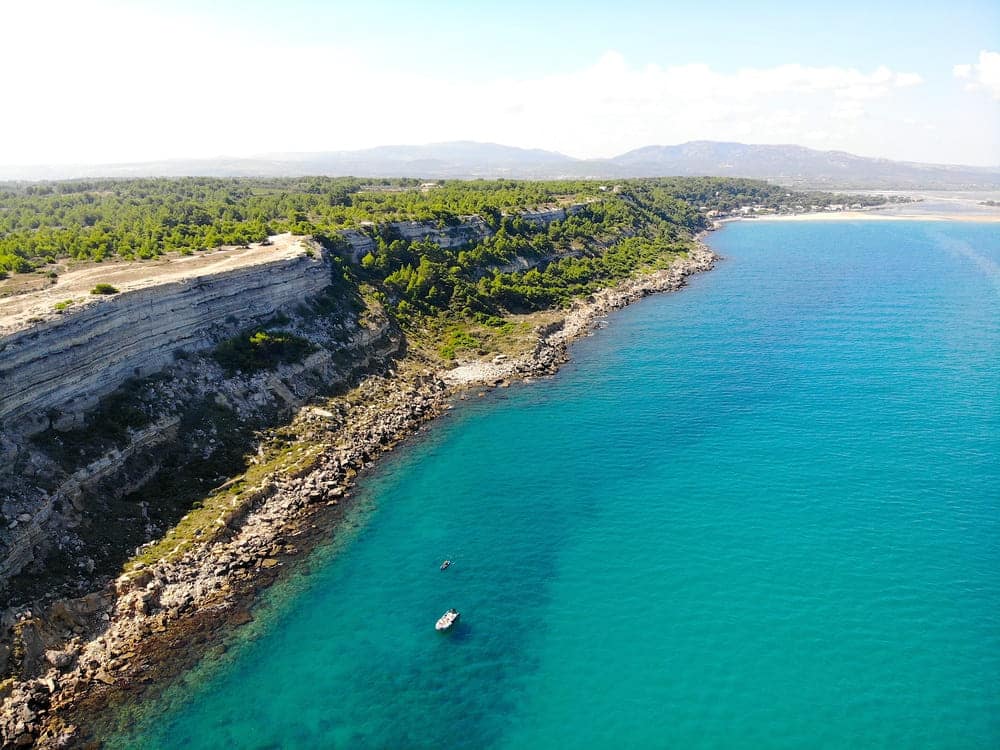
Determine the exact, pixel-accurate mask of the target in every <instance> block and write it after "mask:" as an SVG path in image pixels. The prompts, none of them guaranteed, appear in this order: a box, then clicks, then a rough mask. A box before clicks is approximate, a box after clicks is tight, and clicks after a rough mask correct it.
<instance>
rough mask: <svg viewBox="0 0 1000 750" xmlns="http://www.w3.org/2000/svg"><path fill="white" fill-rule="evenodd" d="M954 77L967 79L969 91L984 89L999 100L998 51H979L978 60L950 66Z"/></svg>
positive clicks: (999, 58) (999, 62) (999, 59)
mask: <svg viewBox="0 0 1000 750" xmlns="http://www.w3.org/2000/svg"><path fill="white" fill-rule="evenodd" d="M952 72H953V73H954V74H955V77H956V78H961V79H962V80H965V81H967V82H968V83H966V84H965V88H966V89H967V90H969V91H986V92H987V93H988V94H989V95H990V96H992V97H993V98H994V99H997V100H1000V52H988V51H986V50H983V51H981V52H980V53H979V62H978V63H971V64H964V65H956V66H955V67H953V68H952Z"/></svg>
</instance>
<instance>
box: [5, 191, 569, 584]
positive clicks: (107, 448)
mask: <svg viewBox="0 0 1000 750" xmlns="http://www.w3.org/2000/svg"><path fill="white" fill-rule="evenodd" d="M569 210H570V212H573V211H575V210H579V207H570V209H569ZM566 215H567V213H566V209H562V208H554V209H545V210H542V211H534V212H529V213H526V214H522V216H523V218H524V219H525V220H527V221H530V222H533V223H536V224H538V225H547V224H548V223H550V222H552V221H556V220H560V219H563V218H565V217H566ZM389 231H390V232H391V233H392V234H394V235H395V236H399V237H402V238H405V239H407V240H411V241H418V240H430V241H432V242H435V243H437V244H438V245H441V246H442V247H446V248H455V247H461V246H463V245H466V244H468V243H475V242H479V241H482V240H483V239H484V238H486V237H489V236H490V235H491V234H492V230H491V229H490V227H489V226H488V225H487V224H486V222H484V221H483V220H482V219H480V218H478V217H467V218H466V220H464V221H463V222H461V223H459V224H451V225H445V226H440V225H438V224H437V223H420V222H400V223H397V224H394V225H393V226H392V227H390V230H389ZM342 237H343V238H344V240H345V241H346V243H347V245H348V249H347V251H346V252H347V254H349V255H350V256H351V257H352V258H353V259H354V260H355V262H357V261H358V260H359V259H360V258H361V257H363V256H364V255H365V253H367V252H369V251H370V250H372V249H373V248H374V247H375V244H374V241H373V240H372V238H371V237H370V236H369V235H367V234H365V233H363V232H359V231H354V230H348V231H345V232H343V233H342ZM293 241H294V242H299V240H298V239H297V238H286V241H285V242H284V244H285V245H290V244H292V243H293ZM305 250H306V247H305V246H303V247H302V248H300V249H299V250H298V251H296V252H294V253H286V255H284V256H282V257H278V258H270V259H267V258H265V259H264V260H263V261H262V260H261V254H260V253H255V252H254V251H253V250H249V251H248V254H249V255H253V256H254V257H253V258H250V257H248V258H246V259H245V260H244V261H242V262H245V263H246V264H245V265H237V264H236V260H234V261H233V262H230V263H229V265H224V266H222V267H221V268H220V267H218V266H216V267H214V270H211V271H205V270H196V273H195V275H191V274H190V273H189V277H184V278H178V276H177V274H178V271H177V266H180V265H181V262H180V261H178V262H175V263H173V264H171V266H170V267H169V269H167V270H169V272H170V273H171V274H173V275H172V276H170V277H169V279H168V280H164V279H160V280H159V281H157V280H156V278H155V276H154V277H147V278H143V279H141V280H140V281H139V282H137V288H133V289H131V290H129V289H128V288H127V287H126V288H125V291H123V292H121V293H120V294H117V295H115V296H113V297H110V298H106V299H99V300H95V299H91V298H88V299H86V300H85V302H84V303H83V304H82V305H76V306H74V307H72V308H70V309H69V310H68V311H67V312H65V313H64V314H62V315H55V314H53V312H52V305H51V299H50V298H44V299H43V303H44V304H42V305H41V306H40V307H39V306H38V305H35V307H34V308H30V309H29V307H26V306H25V305H23V304H22V305H21V309H20V312H19V314H20V316H21V318H22V319H23V318H25V316H26V315H28V314H33V313H34V312H35V311H36V310H38V311H48V314H47V319H43V320H41V321H39V322H36V323H35V324H33V325H31V326H30V327H24V321H23V320H22V322H21V324H20V325H21V327H20V328H18V329H14V330H11V327H8V328H7V329H6V330H4V333H3V335H0V522H2V523H0V589H2V588H3V587H4V584H5V582H6V581H7V580H8V579H10V578H11V577H13V576H17V575H18V574H19V573H20V572H21V571H23V570H25V569H26V568H27V569H29V570H36V571H40V570H42V568H41V567H40V566H41V565H42V561H43V560H44V559H45V557H46V555H48V554H50V553H51V552H53V551H58V552H60V553H62V554H63V556H64V557H69V558H72V559H74V560H75V561H77V562H79V561H81V560H82V561H83V563H84V564H85V565H92V564H93V563H92V562H87V561H88V560H90V558H91V557H94V558H99V557H100V556H99V555H96V554H94V553H93V551H92V550H90V548H89V547H88V545H89V544H91V542H89V541H88V540H87V539H86V538H85V537H86V536H87V534H88V533H89V534H91V536H94V535H95V534H96V532H94V530H93V528H91V530H90V531H87V528H88V524H89V525H90V526H91V527H93V526H94V525H102V524H111V525H113V523H114V522H113V520H112V517H117V519H118V521H121V520H122V519H123V518H129V520H128V521H127V523H132V524H135V525H138V526H139V528H140V530H141V528H142V526H143V525H145V524H147V523H152V522H149V521H148V519H147V518H146V517H145V516H144V515H142V514H145V513H146V510H145V509H140V510H141V514H140V515H139V516H132V517H130V516H129V514H130V513H135V512H139V511H136V509H135V507H134V506H135V505H136V503H135V502H132V501H130V505H129V507H126V508H123V507H120V506H115V505H113V504H114V503H115V502H117V500H118V499H120V498H122V497H123V496H126V495H129V496H131V495H130V494H129V493H136V492H139V491H141V490H142V488H143V487H144V486H145V485H146V484H147V483H149V482H150V481H152V480H156V484H157V486H160V485H161V484H163V476H162V475H164V474H169V473H170V472H171V471H172V470H180V471H182V472H185V471H187V467H188V466H189V465H190V462H199V461H202V462H204V461H214V460H215V458H213V456H215V455H217V454H219V453H220V452H223V453H224V452H225V450H226V447H227V446H231V445H233V444H235V443H237V442H238V441H239V440H243V441H249V442H246V445H245V446H244V447H247V448H248V449H249V450H253V446H252V444H251V443H252V440H253V437H252V436H253V433H254V431H255V430H257V429H260V428H261V427H266V426H269V425H274V424H277V423H279V422H280V421H281V420H283V419H287V418H288V417H287V415H288V414H289V413H291V412H294V410H295V409H297V408H298V407H299V406H301V405H302V404H304V403H306V402H307V401H308V399H309V398H311V397H312V396H314V395H316V394H317V393H320V392H325V391H328V390H329V389H330V388H332V387H335V386H336V385H337V384H339V383H343V382H344V381H345V380H347V379H349V378H350V377H352V373H356V372H358V371H359V370H360V369H362V368H366V367H369V366H374V367H380V366H384V365H385V363H386V362H387V361H388V358H389V357H390V356H391V355H392V353H393V352H394V351H395V350H396V348H397V346H398V345H399V343H400V341H399V339H398V336H397V334H398V332H396V331H395V329H394V328H393V327H392V325H391V324H390V323H389V321H388V320H387V319H386V318H385V316H382V315H380V314H375V315H374V317H372V316H371V314H370V313H371V312H372V311H371V310H369V314H366V316H365V319H364V320H362V319H360V318H359V317H358V314H357V312H356V308H354V307H352V304H351V301H350V300H345V299H339V298H338V297H337V295H336V294H332V293H330V291H329V287H330V283H331V270H332V269H331V263H330V262H329V258H328V257H327V255H326V254H325V253H324V252H318V248H313V252H312V253H306V252H305ZM222 262H223V263H225V262H226V261H225V260H223V261H222ZM538 262H539V261H538V260H537V259H533V260H526V259H516V261H515V262H514V263H512V265H511V269H510V270H515V269H522V270H523V269H526V268H529V267H531V266H533V265H534V264H536V263H538ZM129 269H132V270H131V271H130V272H136V271H134V269H135V267H134V266H129ZM126 270H128V269H126ZM107 272H108V270H107V269H105V268H103V267H102V268H101V270H100V273H102V274H105V273H107ZM118 272H122V269H119V271H118ZM113 280H115V281H116V283H118V282H117V279H116V278H114V277H113ZM64 293H65V292H47V294H49V295H50V297H51V298H57V297H58V296H59V295H60V294H64ZM317 297H319V298H321V300H322V302H321V304H319V305H317V306H316V308H315V309H313V310H312V311H311V312H310V311H309V310H307V308H310V305H311V301H312V300H314V299H315V298H317ZM278 312H281V313H283V314H286V315H287V317H288V318H289V322H288V324H287V325H283V326H282V327H285V328H288V329H289V330H290V331H291V332H293V333H294V334H295V335H297V336H299V337H301V338H303V339H306V340H307V341H308V342H309V343H310V345H311V346H312V347H313V352H312V353H311V354H310V355H309V356H307V357H306V358H305V359H303V360H302V361H299V362H289V363H285V364H282V365H281V366H280V367H278V368H277V369H276V370H272V371H266V372H258V373H253V374H249V373H236V374H235V375H234V374H232V373H228V374H227V373H226V372H224V371H223V370H222V369H221V367H220V366H219V364H218V363H217V362H215V361H214V360H213V358H212V357H210V356H206V355H205V354H203V353H202V354H199V352H204V351H206V350H209V349H210V348H211V347H213V346H215V345H216V344H217V343H219V342H220V341H221V340H223V339H226V338H228V337H232V336H235V335H236V334H238V333H239V332H241V331H243V330H246V329H247V328H250V327H252V326H255V325H259V324H261V323H263V322H265V321H266V320H268V319H270V318H272V317H273V316H274V315H275V314H276V313H278ZM187 355H191V356H187ZM154 373H157V377H156V378H154V379H150V380H149V381H148V382H147V381H141V382H140V386H141V388H140V389H139V391H138V392H136V393H133V394H132V396H131V397H132V398H133V401H132V402H130V403H132V404H133V405H134V406H135V407H137V408H138V409H139V410H140V411H142V412H144V414H145V415H146V417H147V422H146V423H144V424H142V425H140V426H137V427H129V428H128V429H127V431H126V434H124V435H122V434H119V435H118V437H117V438H115V441H116V442H113V443H106V444H105V443H99V442H98V441H97V439H96V437H95V438H94V439H92V431H93V430H94V429H95V426H94V425H93V424H91V422H92V421H93V420H94V419H95V417H94V415H100V414H101V413H103V412H102V411H101V409H104V408H105V407H104V406H101V409H98V410H96V411H95V407H96V406H98V405H99V404H100V402H101V399H102V398H104V397H105V396H107V395H108V394H112V392H114V391H116V389H118V388H120V387H121V386H122V384H123V383H125V381H128V380H129V379H132V378H139V379H142V378H148V376H150V375H152V374H154ZM118 396H119V394H118V393H115V394H114V395H113V396H112V397H111V398H112V399H115V398H118ZM117 408H118V407H115V406H113V407H112V409H111V410H112V413H114V412H115V410H116V409H117ZM218 409H221V410H222V412H221V416H220V417H219V419H218V420H216V421H215V422H211V423H210V424H204V423H202V422H198V420H201V419H202V418H203V416H204V415H205V414H206V413H212V412H214V411H217V410H218ZM96 419H97V421H98V428H99V426H100V425H99V422H100V417H99V416H98V417H97V418H96ZM227 420H228V421H227ZM226 425H229V426H226ZM234 430H235V432H234ZM171 467H173V469H172V468H171ZM221 471H224V470H221ZM143 502H145V501H143ZM152 510H155V509H152ZM154 515H155V514H154ZM163 517H164V518H165V517H166V515H163ZM150 528H151V529H152V530H151V531H149V532H148V533H147V534H146V536H155V534H156V533H160V532H162V530H163V529H162V524H160V526H156V527H155V528H153V527H150ZM115 538H116V540H118V542H119V543H120V541H121V539H124V538H128V539H132V537H130V536H128V534H127V533H124V532H122V533H117V534H116V536H115ZM142 541H144V539H143V538H142V535H141V534H140V535H139V537H138V538H136V539H134V540H132V541H131V542H130V543H133V544H134V543H141V542H142ZM107 559H108V560H109V561H110V558H107ZM98 563H100V560H99V559H98ZM76 564H77V563H76V562H75V563H74V565H76Z"/></svg>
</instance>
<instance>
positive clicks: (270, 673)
mask: <svg viewBox="0 0 1000 750" xmlns="http://www.w3.org/2000/svg"><path fill="white" fill-rule="evenodd" d="M998 230H1000V225H996V224H994V225H988V224H973V223H933V222H885V223H879V222H857V223H819V222H816V223H812V222H802V223H797V222H794V223H763V222H761V223H749V222H748V223H739V224H735V225H730V226H728V227H726V228H725V229H723V230H721V231H719V232H717V233H715V234H714V235H712V236H711V238H710V242H711V244H712V245H713V246H714V247H715V248H716V249H717V250H718V251H719V252H720V253H721V254H722V255H723V256H725V260H724V261H723V262H722V263H720V265H719V266H718V268H717V269H716V270H714V271H712V272H711V273H708V274H704V275H701V276H698V277H696V278H694V279H692V281H691V284H690V286H689V287H688V288H687V289H685V290H683V291H682V292H679V293H677V294H671V295H661V296H657V297H653V298H650V299H647V300H645V301H643V302H641V303H639V304H637V305H635V306H633V307H631V308H629V309H627V310H624V311H622V312H620V313H616V314H615V315H613V316H612V317H611V318H610V319H609V324H608V327H607V328H605V329H603V330H599V331H597V332H596V333H595V335H593V336H592V337H590V338H587V339H584V340H582V341H580V342H579V343H577V344H575V345H574V346H573V350H572V356H573V361H572V362H571V363H570V364H569V365H567V366H566V367H565V368H564V369H563V370H562V371H561V372H560V373H559V375H557V376H556V377H555V378H552V379H550V380H546V381H542V382H538V383H535V384H532V385H527V386H515V387H512V388H510V389H509V390H503V391H498V392H496V393H493V394H491V395H490V396H488V397H487V398H485V399H479V400H473V401H470V402H463V403H461V404H460V405H459V406H458V407H457V408H456V409H455V410H454V411H453V412H452V413H451V414H450V415H449V416H448V417H446V418H444V419H443V420H441V421H439V422H438V423H436V424H434V425H433V426H432V428H431V429H430V430H428V431H426V432H425V433H423V434H422V435H421V436H419V437H418V438H416V439H414V440H413V441H411V442H410V443H409V444H408V445H407V447H406V448H405V449H404V450H401V451H399V452H397V453H396V454H394V455H393V456H392V457H391V458H389V459H388V460H387V461H386V462H385V463H384V464H383V466H382V467H381V469H380V470H379V471H378V472H376V473H375V475H374V476H372V477H370V478H368V479H367V480H366V481H365V483H364V484H363V486H362V487H361V488H360V490H359V495H360V496H361V500H360V502H359V503H358V505H357V507H356V509H355V511H354V514H353V518H352V522H353V524H354V526H353V527H352V529H351V530H350V532H349V533H345V534H342V535H341V536H340V537H339V541H338V542H337V543H336V544H335V545H333V544H332V545H331V546H329V547H326V548H322V549H320V550H318V551H317V552H316V553H315V555H314V556H313V557H312V559H311V560H309V561H308V563H307V565H304V566H302V567H301V568H300V569H299V570H298V571H297V573H296V574H295V575H294V576H293V577H292V579H291V580H290V581H288V582H287V583H286V584H282V585H279V586H278V587H276V588H274V589H272V590H271V591H270V592H268V594H267V595H266V597H265V600H264V601H263V602H262V603H261V605H260V607H259V608H258V609H257V611H256V613H255V614H256V618H257V619H256V621H255V622H254V623H253V624H252V625H250V626H248V627H247V628H246V629H243V630H241V631H240V632H239V633H238V634H237V635H236V636H235V637H234V639H233V642H232V643H231V644H230V648H229V650H228V652H227V653H226V654H225V655H224V656H222V657H217V658H216V657H213V658H212V659H210V660H206V661H205V662H204V663H203V664H202V665H201V666H200V667H199V668H197V669H196V670H194V671H193V672H192V673H190V674H188V675H187V676H185V678H184V679H183V680H181V681H180V682H178V683H177V684H176V685H174V686H173V687H172V688H171V689H169V690H168V691H167V692H166V694H165V695H164V697H163V698H162V699H160V700H159V701H157V702H155V703H150V704H146V705H142V706H139V707H137V708H136V709H135V711H134V713H133V714H132V715H131V717H130V720H131V722H132V723H131V727H130V729H129V730H128V731H127V732H126V733H124V734H122V735H119V736H117V737H115V738H113V739H112V742H111V746H112V747H143V748H221V747H229V748H260V749H264V748H425V747H426V748H431V747H434V748H442V747H449V748H567V749H568V748H685V749H697V748H813V749H816V748H887V749H888V748H892V749H893V750H902V749H905V748H935V749H941V748H996V747H1000V231H998ZM444 558H451V559H452V560H454V565H453V566H452V567H451V568H450V569H449V570H447V571H444V572H442V571H440V570H438V566H439V564H440V562H441V561H442V560H443V559H444ZM449 607H457V608H458V609H459V610H461V612H462V618H461V621H460V625H459V626H458V627H457V629H456V630H455V631H453V632H451V633H447V634H440V633H437V632H435V630H434V622H435V620H436V619H437V618H438V617H439V616H440V615H441V614H442V613H443V612H444V611H445V610H446V609H448V608H449Z"/></svg>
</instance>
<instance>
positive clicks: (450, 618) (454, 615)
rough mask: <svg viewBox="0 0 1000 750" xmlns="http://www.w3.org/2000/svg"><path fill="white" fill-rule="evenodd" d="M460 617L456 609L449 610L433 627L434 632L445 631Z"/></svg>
mask: <svg viewBox="0 0 1000 750" xmlns="http://www.w3.org/2000/svg"><path fill="white" fill-rule="evenodd" d="M459 617H461V615H460V614H459V612H458V610H457V609H449V610H448V611H447V612H445V613H444V614H443V615H441V617H440V618H439V619H438V621H437V623H436V624H435V625H434V629H435V630H447V629H448V628H450V627H451V626H452V625H454V624H455V623H456V622H458V618H459Z"/></svg>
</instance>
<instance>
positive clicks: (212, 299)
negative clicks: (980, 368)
mask: <svg viewBox="0 0 1000 750" xmlns="http://www.w3.org/2000/svg"><path fill="white" fill-rule="evenodd" d="M329 283H330V268H329V264H328V263H327V262H326V260H325V259H323V258H322V257H319V256H318V255H317V256H314V257H308V256H305V255H303V256H299V257H295V258H289V259H284V260H279V261H275V262H273V263H268V264H263V265H256V266H251V267H247V268H240V269H235V270H231V271H226V272H224V273H218V274H213V275H210V276H203V277H195V278H191V279H185V280H182V281H177V282H172V283H167V284H161V285H158V286H151V287H148V288H144V289H137V290H135V291H126V292H123V293H121V294H119V295H116V296H115V297H113V298H110V299H107V300H102V301H101V302H100V304H92V305H88V306H86V307H83V308H81V309H78V310H71V311H68V313H67V314H65V315H62V316H60V317H58V318H55V319H51V320H48V321H44V322H41V323H39V324H37V325H36V326H34V327H32V328H28V329H25V330H21V331H17V332H15V333H12V334H9V335H7V336H4V337H2V338H0V427H2V429H3V430H7V429H9V428H10V427H11V426H15V425H16V427H17V428H19V429H20V430H23V431H24V432H27V433H32V432H37V431H39V430H42V429H45V428H46V427H47V426H48V424H49V412H50V411H52V410H58V411H60V412H69V413H77V412H80V411H83V410H85V409H86V408H88V407H89V406H91V405H93V404H94V403H95V402H96V401H97V399H99V398H100V397H101V396H103V395H105V394H107V393H110V392H111V391H112V390H114V389H115V388H116V387H118V386H119V385H120V384H121V383H122V382H124V381H125V380H127V379H128V378H130V377H135V376H145V375H149V374H151V373H153V372H156V371H158V370H160V369H162V368H163V367H164V366H166V365H168V364H169V363H170V362H172V361H173V360H174V358H175V356H176V354H177V352H179V351H194V350H197V349H202V348H205V347H207V346H211V345H213V344H214V343H216V342H217V341H218V340H220V339H221V338H224V337H225V336H227V335H232V334H233V333H234V332H235V331H236V330H238V329H240V328H246V327H248V326H250V325H253V324H254V323H256V322H259V321H261V320H263V319H265V318H267V317H268V316H270V315H273V314H274V313H275V312H277V311H278V310H280V309H281V308H282V307H284V306H287V305H295V304H298V303H301V302H302V301H303V300H305V299H307V298H308V297H311V296H313V295H315V294H317V293H318V292H320V291H322V290H323V289H324V288H325V287H326V286H328V285H329Z"/></svg>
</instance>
